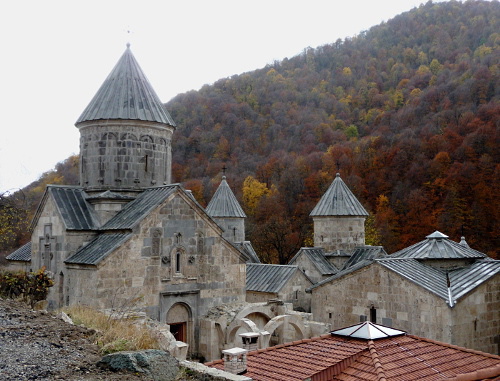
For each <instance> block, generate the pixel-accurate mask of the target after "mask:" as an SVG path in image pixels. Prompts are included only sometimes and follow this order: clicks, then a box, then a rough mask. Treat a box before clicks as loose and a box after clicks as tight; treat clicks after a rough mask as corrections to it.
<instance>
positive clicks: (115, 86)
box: [76, 44, 175, 127]
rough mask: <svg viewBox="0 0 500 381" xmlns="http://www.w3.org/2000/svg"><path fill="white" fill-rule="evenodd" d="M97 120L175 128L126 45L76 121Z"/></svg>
mask: <svg viewBox="0 0 500 381" xmlns="http://www.w3.org/2000/svg"><path fill="white" fill-rule="evenodd" d="M101 119H104V120H107V119H132V120H142V121H151V122H158V123H163V124H168V125H170V126H172V127H175V122H174V121H173V119H172V117H171V116H170V114H169V113H168V111H167V110H166V109H165V107H164V106H163V104H162V103H161V101H160V99H159V97H158V95H156V93H155V91H154V90H153V87H152V86H151V84H150V83H149V81H148V79H147V78H146V76H145V75H144V73H143V71H142V69H141V68H140V66H139V64H138V63H137V61H136V59H135V57H134V55H133V54H132V51H131V50H130V45H129V44H127V49H126V50H125V53H123V55H122V57H121V58H120V60H119V61H118V63H117V64H116V66H115V67H114V68H113V70H112V71H111V73H110V74H109V75H108V77H107V78H106V80H105V81H104V83H103V84H102V85H101V87H100V89H99V90H98V91H97V93H96V95H95V96H94V98H93V99H92V101H91V102H90V103H89V105H88V106H87V108H86V109H85V110H84V111H83V113H82V115H80V117H79V118H78V120H77V122H76V124H78V123H82V122H85V121H90V120H101Z"/></svg>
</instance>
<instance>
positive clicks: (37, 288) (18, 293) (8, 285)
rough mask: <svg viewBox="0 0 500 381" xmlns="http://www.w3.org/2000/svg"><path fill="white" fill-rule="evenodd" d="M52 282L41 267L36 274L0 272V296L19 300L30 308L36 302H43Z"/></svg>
mask: <svg viewBox="0 0 500 381" xmlns="http://www.w3.org/2000/svg"><path fill="white" fill-rule="evenodd" d="M53 285H54V281H53V280H52V279H51V277H50V276H49V274H48V273H47V272H46V271H45V267H42V268H41V269H39V270H38V271H36V272H26V271H2V272H0V296H2V297H6V298H11V299H15V298H21V299H22V300H23V301H24V302H26V303H29V305H30V306H31V307H33V306H34V305H35V303H36V302H38V301H40V300H44V299H45V298H46V297H47V294H48V293H49V288H50V287H52V286H53Z"/></svg>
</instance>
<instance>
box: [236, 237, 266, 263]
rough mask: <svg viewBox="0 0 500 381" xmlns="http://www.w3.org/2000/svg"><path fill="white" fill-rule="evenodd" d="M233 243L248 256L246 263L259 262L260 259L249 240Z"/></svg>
mask: <svg viewBox="0 0 500 381" xmlns="http://www.w3.org/2000/svg"><path fill="white" fill-rule="evenodd" d="M233 245H234V246H235V247H236V248H237V249H238V250H239V251H241V252H242V253H243V254H245V255H246V256H247V257H248V258H249V260H248V261H247V263H260V259H259V257H258V255H257V253H256V252H255V250H254V248H253V246H252V243H251V242H250V241H243V242H233Z"/></svg>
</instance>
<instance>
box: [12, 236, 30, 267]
mask: <svg viewBox="0 0 500 381" xmlns="http://www.w3.org/2000/svg"><path fill="white" fill-rule="evenodd" d="M6 259H8V260H9V261H21V262H29V261H31V241H29V242H28V243H26V244H24V245H23V246H21V247H20V248H19V249H17V250H16V251H14V252H12V253H10V254H9V255H7V257H6Z"/></svg>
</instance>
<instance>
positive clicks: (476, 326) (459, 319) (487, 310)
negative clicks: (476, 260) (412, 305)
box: [451, 274, 500, 355]
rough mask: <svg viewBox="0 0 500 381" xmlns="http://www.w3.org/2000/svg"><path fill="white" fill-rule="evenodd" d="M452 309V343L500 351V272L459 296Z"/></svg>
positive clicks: (497, 352)
mask: <svg viewBox="0 0 500 381" xmlns="http://www.w3.org/2000/svg"><path fill="white" fill-rule="evenodd" d="M451 312H452V313H451V316H452V322H453V329H452V343H453V344H455V345H459V346H462V347H466V348H472V349H477V350H480V351H483V352H488V353H493V354H496V355H500V353H499V343H498V337H499V335H500V274H497V275H496V276H495V277H494V278H493V279H490V280H489V281H488V282H486V283H483V284H482V285H480V286H479V287H477V288H476V289H474V290H473V291H472V292H471V293H470V294H467V295H466V296H465V297H464V298H463V299H460V300H459V301H458V303H457V304H456V305H455V306H454V307H453V309H452V311H451Z"/></svg>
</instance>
